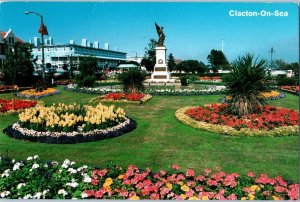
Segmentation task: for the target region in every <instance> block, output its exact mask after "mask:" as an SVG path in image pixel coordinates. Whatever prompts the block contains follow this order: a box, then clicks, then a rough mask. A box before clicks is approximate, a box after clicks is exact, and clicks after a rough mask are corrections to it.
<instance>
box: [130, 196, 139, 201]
mask: <svg viewBox="0 0 300 202" xmlns="http://www.w3.org/2000/svg"><path fill="white" fill-rule="evenodd" d="M129 200H140V197H138V196H132V197H130V198H129Z"/></svg>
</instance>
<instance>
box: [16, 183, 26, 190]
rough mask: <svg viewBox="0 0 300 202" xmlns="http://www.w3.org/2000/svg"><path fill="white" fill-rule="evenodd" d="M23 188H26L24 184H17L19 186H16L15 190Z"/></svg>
mask: <svg viewBox="0 0 300 202" xmlns="http://www.w3.org/2000/svg"><path fill="white" fill-rule="evenodd" d="M25 186H26V184H25V183H19V184H18V185H17V189H21V187H25Z"/></svg>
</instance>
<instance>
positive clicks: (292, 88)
mask: <svg viewBox="0 0 300 202" xmlns="http://www.w3.org/2000/svg"><path fill="white" fill-rule="evenodd" d="M280 89H281V90H284V91H288V92H292V93H299V86H281V87H280Z"/></svg>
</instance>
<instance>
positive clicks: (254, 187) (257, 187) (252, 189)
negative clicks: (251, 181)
mask: <svg viewBox="0 0 300 202" xmlns="http://www.w3.org/2000/svg"><path fill="white" fill-rule="evenodd" d="M250 190H251V191H252V192H255V191H259V190H260V187H259V186H257V185H252V186H251V187H250Z"/></svg>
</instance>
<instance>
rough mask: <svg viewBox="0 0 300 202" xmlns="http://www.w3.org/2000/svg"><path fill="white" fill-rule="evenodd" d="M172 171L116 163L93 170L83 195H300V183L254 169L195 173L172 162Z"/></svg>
mask: <svg viewBox="0 0 300 202" xmlns="http://www.w3.org/2000/svg"><path fill="white" fill-rule="evenodd" d="M173 169H174V171H173V172H167V171H165V170H161V171H160V172H159V173H155V172H152V171H151V170H150V168H147V169H146V170H140V169H139V168H138V167H136V166H134V165H130V166H129V167H128V168H127V170H126V171H124V170H123V169H122V168H120V167H118V166H115V167H113V168H112V167H110V168H105V169H103V170H94V171H93V175H92V176H91V177H92V179H91V182H90V185H89V186H88V187H90V189H88V190H85V191H83V194H82V197H83V198H96V199H151V200H163V199H176V200H182V199H191V200H192V199H194V200H195V199H202V200H209V199H212V200H238V199H243V200H244V199H251V200H253V199H257V200H259V199H267V200H270V199H273V200H274V199H275V198H276V199H281V200H286V199H292V200H297V199H299V184H291V183H288V182H285V181H284V180H283V179H282V178H281V177H280V176H278V177H276V178H275V179H272V178H269V177H268V176H267V175H266V174H262V175H261V176H260V177H255V174H254V173H252V172H251V173H249V174H248V176H240V175H239V174H238V173H231V174H228V173H225V172H223V171H217V172H215V173H212V171H211V170H210V169H205V170H204V172H203V173H202V174H200V175H196V173H195V171H194V170H192V169H187V171H186V173H183V172H180V171H178V170H177V169H179V166H178V165H177V164H176V165H174V166H173Z"/></svg>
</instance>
